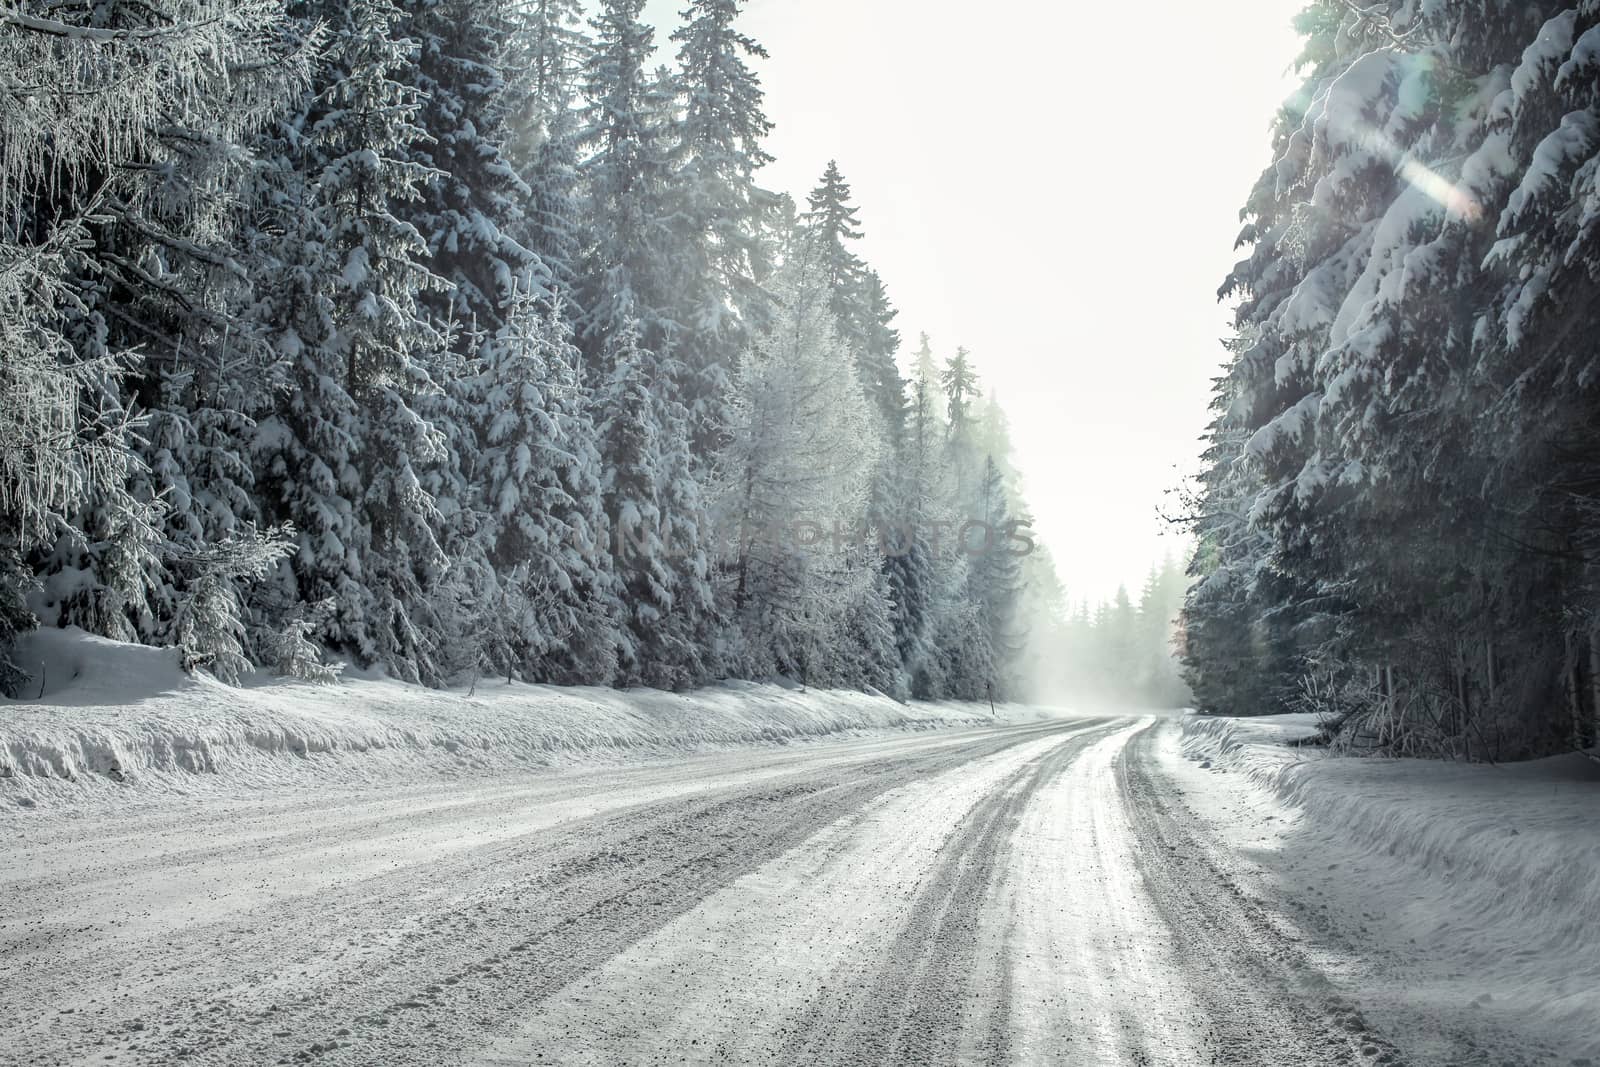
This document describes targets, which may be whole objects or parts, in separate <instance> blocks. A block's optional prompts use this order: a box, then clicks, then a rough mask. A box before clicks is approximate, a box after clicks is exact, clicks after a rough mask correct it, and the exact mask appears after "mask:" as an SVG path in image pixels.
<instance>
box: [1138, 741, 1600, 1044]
mask: <svg viewBox="0 0 1600 1067" xmlns="http://www.w3.org/2000/svg"><path fill="white" fill-rule="evenodd" d="M1314 727H1315V723H1314V722H1313V721H1312V720H1311V719H1310V718H1309V717H1305V716H1292V715H1291V716H1275V717H1269V718H1261V719H1226V718H1202V717H1195V716H1191V717H1188V718H1187V719H1186V720H1185V721H1184V723H1183V730H1182V735H1181V738H1179V737H1178V736H1169V737H1168V738H1167V739H1166V740H1165V744H1166V745H1167V746H1168V755H1169V756H1172V757H1174V758H1172V759H1169V760H1168V761H1167V765H1168V766H1169V767H1170V768H1171V770H1172V773H1173V775H1174V777H1175V781H1176V782H1177V783H1178V784H1179V785H1180V787H1181V788H1182V789H1183V790H1184V792H1185V794H1186V798H1187V801H1188V803H1189V804H1190V806H1191V807H1192V808H1193V809H1194V810H1196V811H1200V812H1203V813H1204V816H1205V819H1206V821H1207V822H1208V823H1210V824H1212V825H1214V826H1216V827H1217V828H1218V831H1219V833H1220V834H1221V837H1222V839H1223V840H1224V841H1225V842H1226V843H1227V844H1228V845H1229V846H1231V848H1232V849H1233V850H1234V852H1235V854H1236V855H1237V857H1238V858H1239V863H1240V865H1241V866H1242V867H1245V868H1248V869H1250V870H1251V873H1252V875H1253V877H1252V878H1251V882H1252V884H1253V885H1254V886H1255V888H1256V889H1257V890H1259V891H1260V892H1261V893H1262V894H1263V896H1264V898H1266V899H1269V900H1271V901H1272V902H1274V904H1276V905H1278V906H1281V907H1283V908H1284V909H1285V911H1286V913H1287V914H1289V915H1291V916H1292V918H1293V920H1294V921H1295V922H1297V923H1300V924H1301V925H1303V926H1304V927H1305V928H1306V929H1307V930H1308V931H1309V932H1310V933H1311V934H1313V935H1314V936H1318V937H1322V938H1325V939H1326V940H1327V941H1328V943H1329V944H1330V945H1331V946H1335V947H1336V948H1339V949H1342V950H1344V951H1345V952H1346V954H1347V955H1348V956H1349V958H1350V959H1352V960H1356V961H1359V964H1352V965H1350V966H1349V967H1348V968H1347V969H1348V970H1349V971H1350V973H1349V975H1348V978H1349V979H1350V981H1352V982H1353V983H1355V984H1358V985H1359V986H1360V987H1361V988H1363V989H1364V990H1366V991H1367V993H1366V996H1365V997H1364V1003H1365V1004H1366V1005H1367V1016H1368V1017H1369V1019H1371V1020H1372V1021H1373V1023H1374V1024H1375V1025H1376V1026H1377V1027H1378V1029H1379V1030H1381V1031H1384V1032H1388V1033H1395V1034H1406V1035H1410V1051H1411V1052H1412V1054H1413V1055H1414V1056H1415V1055H1419V1054H1422V1053H1426V1054H1428V1055H1429V1056H1431V1057H1434V1058H1435V1061H1436V1062H1469V1061H1470V1060H1471V1059H1472V1058H1473V1057H1474V1050H1475V1049H1478V1050H1480V1051H1481V1052H1482V1054H1483V1056H1484V1057H1487V1059H1486V1062H1495V1063H1499V1062H1520V1061H1522V1060H1524V1059H1525V1058H1531V1059H1532V1060H1533V1061H1534V1062H1551V1063H1569V1062H1570V1063H1574V1064H1581V1063H1586V1062H1600V1028H1597V1027H1596V1025H1595V1020H1596V1019H1597V1018H1600V819H1597V817H1596V816H1597V813H1600V764H1597V763H1595V762H1594V761H1592V760H1588V759H1585V758H1584V757H1582V756H1577V755H1574V756H1566V757H1559V758H1555V759H1548V760H1541V761H1537V762H1534V763H1525V764H1512V765H1505V766H1489V765H1482V764H1461V763H1440V762H1433V761H1423V760H1390V759H1341V758H1334V757H1330V756H1328V755H1326V754H1325V753H1324V752H1322V751H1321V750H1319V749H1314V748H1300V747H1290V746H1289V745H1288V744H1287V743H1286V742H1289V741H1291V740H1293V739H1296V738H1300V737H1305V736H1308V735H1309V734H1311V733H1312V732H1313V730H1314ZM1180 746H1181V750H1182V753H1183V754H1184V755H1186V756H1187V757H1188V759H1187V760H1181V759H1178V758H1176V757H1177V752H1178V749H1179V747H1180Z"/></svg>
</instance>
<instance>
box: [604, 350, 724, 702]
mask: <svg viewBox="0 0 1600 1067" xmlns="http://www.w3.org/2000/svg"><path fill="white" fill-rule="evenodd" d="M638 337H639V334H638V331H637V330H636V329H635V328H633V327H631V326H627V327H624V329H623V331H622V333H621V334H619V335H618V337H617V338H616V340H614V341H613V342H612V345H611V348H610V351H609V352H608V353H607V360H606V362H607V365H608V366H610V367H611V368H612V371H611V378H610V381H608V382H607V383H606V386H605V388H604V390H603V391H602V392H601V394H600V398H599V399H600V411H601V412H602V415H603V418H602V421H601V424H600V437H601V453H602V455H604V456H605V457H606V471H605V479H604V482H603V486H604V489H603V492H604V500H605V511H606V521H607V528H608V530H609V531H610V543H611V552H612V571H613V573H614V574H615V576H616V582H617V590H618V595H619V596H620V598H621V603H622V617H621V619H620V622H621V631H620V633H619V635H618V636H619V648H618V650H617V658H618V671H617V680H618V682H619V684H622V685H650V686H655V687H656V688H660V689H682V688H685V687H687V686H690V685H694V684H696V683H698V682H700V681H703V680H704V679H705V677H706V676H707V675H708V673H709V671H710V669H711V666H710V664H709V663H708V662H707V658H708V654H709V651H710V647H711V642H710V627H711V622H712V612H713V609H714V605H713V603H712V594H711V586H710V569H709V565H708V561H707V559H706V556H705V548H704V546H703V544H702V542H701V537H702V535H703V534H704V533H705V514H704V506H703V504H702V503H701V500H700V498H699V489H698V486H697V485H696V483H695V481H694V479H693V478H690V477H688V476H687V471H688V462H689V461H688V441H689V439H688V417H687V414H686V413H685V412H684V411H683V409H682V408H681V406H678V405H676V404H675V403H673V401H672V400H671V398H670V397H668V396H664V395H663V389H662V386H661V384H660V383H662V382H664V381H665V380H666V374H667V373H668V372H664V371H663V370H661V369H660V368H659V367H658V366H657V363H658V357H657V356H656V355H655V354H654V353H653V352H651V351H649V350H648V349H646V348H643V347H641V346H640V345H639V342H638Z"/></svg>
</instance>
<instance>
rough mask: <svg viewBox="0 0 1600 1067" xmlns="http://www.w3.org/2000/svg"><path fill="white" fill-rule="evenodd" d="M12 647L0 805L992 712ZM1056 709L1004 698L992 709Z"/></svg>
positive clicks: (667, 749)
mask: <svg viewBox="0 0 1600 1067" xmlns="http://www.w3.org/2000/svg"><path fill="white" fill-rule="evenodd" d="M17 659H18V661H19V662H21V663H23V664H25V665H27V666H29V667H32V668H33V669H34V670H35V672H36V673H35V679H34V681H33V683H32V685H31V686H30V687H29V689H27V690H26V691H25V696H32V697H37V698H38V699H34V700H27V699H23V700H14V701H7V700H5V699H4V698H0V807H4V806H11V805H21V806H23V807H29V806H34V805H40V804H50V803H64V802H71V803H79V804H81V803H84V802H92V801H94V800H98V801H100V802H101V803H113V804H117V803H126V802H127V801H128V800H129V799H130V798H131V797H134V796H137V797H144V796H147V795H150V794H154V793H161V792H181V793H193V792H207V791H210V792H216V791H227V790H231V789H233V788H236V787H238V786H241V785H248V786H252V787H257V788H276V787H285V786H293V785H294V784H295V783H304V782H306V781H308V780H311V781H316V782H319V783H323V784H339V783H344V784H352V785H354V784H369V785H371V784H379V785H381V784H384V783H393V782H412V781H416V780H418V779H435V778H459V777H462V776H482V775H487V774H495V773H500V772H507V771H514V770H519V769H523V770H525V769H527V768H529V767H538V766H552V765H562V764H571V763H574V762H583V763H605V762H617V761H623V760H626V761H637V760H639V759H643V758H648V757H660V756H667V755H682V754H684V753H689V752H697V751H706V750H711V749H719V748H729V747H738V746H746V745H770V744H786V743H791V742H796V741H806V740H816V739H819V738H825V737H826V738H835V739H837V738H840V737H845V736H860V735H863V734H865V733H869V732H885V731H903V730H925V729H936V728H949V727H956V726H968V727H970V726H976V725H979V724H982V723H990V722H993V721H994V720H995V716H992V715H991V714H990V711H989V708H988V706H987V705H984V706H982V707H979V706H977V705H970V704H915V705H905V704H900V703H897V702H895V701H893V700H891V699H889V698H887V697H883V696H876V695H869V694H863V693H854V692H839V691H826V690H809V691H802V690H800V689H798V688H783V687H780V686H777V685H756V684H753V683H749V682H729V683H726V684H724V685H721V686H717V687H714V688H710V689H702V690H699V691H696V692H694V693H689V694H675V693H665V692H660V691H656V690H647V689H635V690H630V691H626V692H620V691H617V690H614V689H602V688H557V687H552V686H530V685H522V684H511V685H508V684H506V683H505V681H504V680H503V679H483V680H481V681H480V682H479V683H478V684H477V685H476V686H475V687H471V688H470V689H469V688H462V689H457V690H453V691H446V692H439V691H435V690H428V689H422V688H419V687H417V686H414V685H406V684H403V683H399V682H395V681H392V680H388V679H384V678H381V677H373V676H360V675H357V676H353V677H349V678H347V679H346V680H344V681H342V682H340V683H339V684H337V685H331V686H318V685H311V684H308V683H302V682H296V681H292V680H284V679H279V678H261V679H257V680H254V681H252V682H251V683H249V684H247V686H246V687H245V688H242V689H236V688H230V687H228V686H224V685H221V684H219V683H217V682H215V681H212V680H211V679H209V678H208V677H206V676H204V675H200V676H194V677H191V676H189V675H188V674H186V673H184V672H183V671H182V670H181V669H180V668H179V667H178V664H177V661H176V659H175V657H174V654H173V653H172V652H171V651H170V650H163V649H155V648H148V647H145V646H141V645H131V644H122V643H118V642H115V641H108V640H105V639H102V638H97V637H92V636H90V635H88V634H85V633H83V632H82V631H76V630H69V631H63V630H53V629H50V630H41V631H39V632H37V633H34V634H30V635H28V636H27V637H26V638H24V639H23V641H22V643H21V645H20V646H19V649H18V655H17ZM41 693H42V695H41ZM1047 714H1048V713H1047V712H1041V711H1037V710H1034V709H1027V708H1021V707H1017V706H1007V705H1000V706H999V713H998V717H999V718H1000V719H1002V720H1016V719H1037V718H1039V717H1042V716H1044V715H1047ZM129 786H134V787H136V788H134V789H130V788H128V787H129Z"/></svg>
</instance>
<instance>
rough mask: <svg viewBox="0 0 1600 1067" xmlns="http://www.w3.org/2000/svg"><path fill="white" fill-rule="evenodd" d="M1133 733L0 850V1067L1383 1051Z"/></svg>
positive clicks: (90, 827) (19, 841)
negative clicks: (1247, 885)
mask: <svg viewBox="0 0 1600 1067" xmlns="http://www.w3.org/2000/svg"><path fill="white" fill-rule="evenodd" d="M1172 728H1173V727H1172V726H1171V725H1170V724H1163V723H1160V722H1158V721H1156V720H1151V719H1080V720H1062V721H1056V722H1051V723H1040V724H1031V725H1026V726H1004V727H995V728H992V729H986V730H976V731H963V732H959V733H952V732H944V733H937V734H919V735H913V736H908V737H901V738H895V739H892V740H887V741H883V740H877V741H853V742H846V743H836V744H828V745H813V746H807V747H804V748H801V749H790V750H784V751H776V752H775V751H772V750H767V751H760V752H736V753H721V754H717V755H708V756H703V757H696V758H692V759H688V760H683V761H678V762H675V763H673V764H670V765H663V764H656V765H648V766H643V767H632V768H627V769H620V770H619V769H607V770H592V769H591V770H583V771H566V772H554V773H552V772H543V773H535V774H529V775H527V776H525V777H522V778H519V779H515V780H498V781H495V782H492V783H484V782H477V783H473V784H461V785H455V786H440V785H437V784H433V785H429V786H428V787H427V788H421V787H411V788H408V787H406V786H403V785H397V786H395V787H394V788H392V789H388V790H382V791H375V790H370V789H369V790H365V791H361V792H353V791H351V790H349V789H344V790H342V791H335V790H328V791H326V792H323V793H318V794H312V795H307V794H306V793H304V792H300V793H298V794H296V795H294V796H292V797H290V796H287V795H276V796H273V795H262V794H258V795H255V796H253V797H240V798H237V799H235V800H232V801H225V800H218V799H215V798H207V799H206V800H205V801H204V802H203V803H201V802H199V801H188V800H185V799H183V798H178V799H172V798H167V799H164V800H160V801H150V802H147V803H142V804H135V805H133V806H132V807H130V809H128V810H126V811H124V812H120V813H117V814H114V815H100V814H95V815H90V814H87V813H83V812H80V813H77V814H74V813H72V812H71V811H63V812H60V813H52V812H49V811H44V810H41V811H38V812H35V813H32V814H30V815H28V816H26V817H19V818H18V819H16V820H15V821H14V822H13V823H8V824H7V825H6V828H5V833H6V844H5V850H4V863H3V864H0V902H3V903H0V1019H4V1020H6V1023H5V1025H4V1026H3V1027H0V1062H3V1063H7V1064H12V1063H16V1064H54V1063H75V1064H76V1063H117V1064H129V1063H150V1064H174V1063H187V1064H200V1063H211V1064H229V1065H233V1064H274V1063H306V1062H313V1063H317V1064H328V1065H334V1064H381V1065H410V1064H420V1065H433V1064H478V1065H490V1064H494V1065H509V1064H526V1063H552V1064H563V1065H566V1064H584V1063H597V1064H600V1063H610V1064H646V1063H658V1062H659V1063H684V1062H689V1063H736V1064H740V1063H776V1064H876V1063H901V1064H916V1065H932V1064H956V1063H960V1064H987V1063H994V1064H1001V1063H1060V1064H1072V1065H1098V1064H1184V1065H1188V1064H1200V1063H1225V1064H1270V1065H1286V1064H1320V1063H1388V1062H1392V1061H1394V1060H1395V1054H1394V1053H1393V1051H1392V1050H1391V1049H1390V1048H1389V1047H1388V1046H1387V1045H1386V1044H1385V1043H1384V1042H1382V1041H1381V1040H1380V1039H1378V1038H1376V1037H1375V1036H1373V1035H1372V1034H1370V1033H1368V1032H1367V1028H1366V1026H1365V1023H1364V1022H1363V1020H1362V1018H1361V1016H1360V1014H1359V1012H1358V1011H1357V1010H1356V1008H1355V1007H1354V1006H1352V1005H1351V1004H1349V1003H1347V1002H1345V1001H1343V1000H1341V999H1340V998H1339V997H1338V996H1337V995H1335V994H1334V992H1333V986H1332V985H1331V984H1330V981H1329V980H1328V979H1327V978H1325V977H1324V976H1323V970H1324V969H1323V968H1322V966H1321V965H1319V963H1318V962H1317V961H1316V960H1314V959H1313V958H1312V957H1311V955H1310V950H1309V949H1304V948H1302V946H1301V944H1300V943H1299V942H1298V940H1297V939H1296V937H1295V936H1294V934H1293V932H1292V931H1291V930H1288V929H1284V928H1281V924H1280V922H1279V921H1278V920H1277V919H1275V918H1274V917H1273V915H1272V914H1271V913H1270V912H1269V911H1267V910H1266V909H1263V908H1261V907H1260V906H1258V904H1256V903H1255V902H1254V898H1253V897H1252V896H1251V895H1250V894H1248V893H1246V892H1244V891H1242V890H1241V888H1240V885H1239V883H1238V880H1237V879H1236V878H1235V877H1234V876H1233V875H1232V874H1231V873H1230V865H1229V861H1228V857H1227V855H1226V854H1225V850H1223V849H1222V848H1221V846H1220V845H1219V844H1218V843H1217V841H1216V840H1214V839H1212V838H1210V837H1208V836H1207V834H1206V833H1205V830H1204V828H1203V827H1202V826H1200V825H1199V824H1198V823H1197V822H1196V818H1195V816H1194V815H1193V814H1192V813H1191V812H1190V811H1189V809H1188V808H1187V807H1186V805H1184V804H1183V803H1181V802H1180V801H1178V800H1177V799H1175V798H1176V797H1177V796H1178V795H1179V793H1180V791H1179V789H1178V787H1177V786H1176V784H1175V783H1174V782H1173V781H1172V780H1171V779H1169V778H1167V777H1166V776H1165V775H1164V773H1163V770H1162V764H1161V761H1160V759H1159V758H1157V755H1156V749H1157V747H1158V746H1157V735H1158V733H1159V731H1161V730H1167V729H1172Z"/></svg>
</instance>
